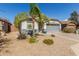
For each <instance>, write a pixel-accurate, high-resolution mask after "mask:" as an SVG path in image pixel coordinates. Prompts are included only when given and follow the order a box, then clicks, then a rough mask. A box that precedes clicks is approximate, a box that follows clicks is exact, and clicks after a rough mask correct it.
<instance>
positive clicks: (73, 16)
mask: <svg viewBox="0 0 79 59" xmlns="http://www.w3.org/2000/svg"><path fill="white" fill-rule="evenodd" d="M78 17H79V16H78V13H77V12H76V11H73V12H72V13H71V15H70V18H69V20H70V21H73V22H74V23H76V24H79V19H78Z"/></svg>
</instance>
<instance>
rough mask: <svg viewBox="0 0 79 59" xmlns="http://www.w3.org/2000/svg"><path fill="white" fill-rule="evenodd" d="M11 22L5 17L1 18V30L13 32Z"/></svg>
mask: <svg viewBox="0 0 79 59" xmlns="http://www.w3.org/2000/svg"><path fill="white" fill-rule="evenodd" d="M11 25H12V24H11V23H10V22H9V21H8V20H7V19H4V18H0V31H3V32H6V33H9V32H11Z"/></svg>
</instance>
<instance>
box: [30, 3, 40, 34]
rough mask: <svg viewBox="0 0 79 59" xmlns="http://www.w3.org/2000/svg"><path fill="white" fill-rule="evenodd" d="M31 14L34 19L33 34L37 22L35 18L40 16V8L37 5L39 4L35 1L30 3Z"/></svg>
mask: <svg viewBox="0 0 79 59" xmlns="http://www.w3.org/2000/svg"><path fill="white" fill-rule="evenodd" d="M29 14H30V16H31V17H32V21H33V35H34V22H35V18H36V17H39V18H40V14H41V12H40V9H39V7H38V6H37V4H35V3H31V4H30V12H29Z"/></svg>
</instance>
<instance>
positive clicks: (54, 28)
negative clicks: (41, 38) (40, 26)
mask: <svg viewBox="0 0 79 59" xmlns="http://www.w3.org/2000/svg"><path fill="white" fill-rule="evenodd" d="M59 31H60V25H47V32H49V33H51V32H59Z"/></svg>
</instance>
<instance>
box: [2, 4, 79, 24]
mask: <svg viewBox="0 0 79 59" xmlns="http://www.w3.org/2000/svg"><path fill="white" fill-rule="evenodd" d="M38 6H39V8H40V10H41V12H42V13H44V14H45V15H46V16H48V17H49V18H54V19H58V20H61V21H63V20H66V19H68V18H69V17H70V14H71V13H72V12H73V11H77V12H78V13H79V4H78V3H69V4H68V3H39V4H38ZM29 10H30V6H29V4H28V3H0V17H1V18H7V19H8V20H9V21H10V22H11V23H13V22H14V19H15V16H16V15H17V14H18V13H21V12H29Z"/></svg>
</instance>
